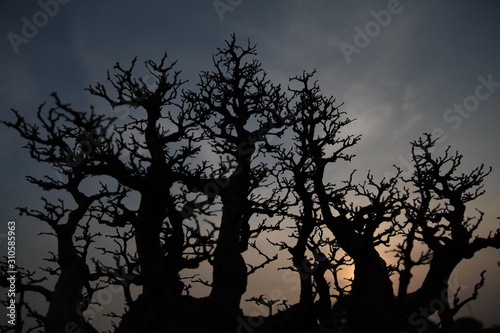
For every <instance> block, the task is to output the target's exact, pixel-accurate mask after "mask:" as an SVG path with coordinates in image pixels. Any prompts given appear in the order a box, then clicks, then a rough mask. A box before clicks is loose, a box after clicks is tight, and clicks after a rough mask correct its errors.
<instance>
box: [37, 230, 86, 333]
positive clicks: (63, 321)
mask: <svg viewBox="0 0 500 333" xmlns="http://www.w3.org/2000/svg"><path fill="white" fill-rule="evenodd" d="M57 237H58V253H59V266H60V269H61V274H60V275H59V278H58V280H57V283H56V285H55V287H54V291H53V293H52V297H51V299H50V305H49V310H48V312H47V316H46V323H45V329H46V331H47V332H48V333H60V332H67V331H69V330H71V331H75V332H76V331H78V332H82V333H85V332H88V330H87V329H86V328H85V321H84V319H83V315H82V311H81V309H80V302H81V298H82V290H83V286H84V284H85V283H86V282H87V281H88V278H89V270H88V267H87V265H86V264H85V261H84V260H83V259H82V258H81V257H80V256H79V255H78V254H77V253H76V251H75V249H74V245H73V233H72V232H71V231H70V230H68V228H65V226H61V228H60V229H59V230H58V231H57Z"/></svg>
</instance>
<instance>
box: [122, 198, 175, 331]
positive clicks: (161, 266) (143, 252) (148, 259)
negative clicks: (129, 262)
mask: <svg viewBox="0 0 500 333" xmlns="http://www.w3.org/2000/svg"><path fill="white" fill-rule="evenodd" d="M168 199H169V198H168V197H167V196H165V195H161V193H159V191H148V193H143V194H142V196H141V204H140V206H139V212H138V216H137V221H136V222H135V225H134V227H135V241H136V246H137V253H138V257H139V262H140V265H141V275H142V277H143V281H144V284H143V286H142V294H141V295H140V296H139V297H138V299H137V300H136V301H135V302H134V304H133V306H132V307H131V308H130V310H129V311H128V312H127V313H126V314H125V315H124V317H123V320H122V322H121V324H120V328H119V329H118V330H117V332H127V333H132V332H134V333H135V332H137V333H139V332H160V331H164V330H165V327H167V325H168V314H169V313H171V310H172V307H173V306H174V304H175V302H176V301H177V300H178V298H179V297H180V295H181V292H182V283H181V282H180V280H179V276H178V267H176V266H175V265H173V264H169V265H167V262H166V260H165V255H164V253H163V249H162V246H161V242H160V232H161V226H162V224H163V223H164V221H165V219H166V217H167V209H166V201H167V200H168Z"/></svg>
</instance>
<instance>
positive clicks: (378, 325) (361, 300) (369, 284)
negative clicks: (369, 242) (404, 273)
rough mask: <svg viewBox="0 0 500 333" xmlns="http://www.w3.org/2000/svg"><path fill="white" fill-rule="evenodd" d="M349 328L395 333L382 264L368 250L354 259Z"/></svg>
mask: <svg viewBox="0 0 500 333" xmlns="http://www.w3.org/2000/svg"><path fill="white" fill-rule="evenodd" d="M354 265H355V269H354V280H353V283H352V291H351V298H350V304H349V314H348V315H349V326H351V327H352V328H353V329H354V331H355V332H395V330H396V327H395V321H396V317H395V312H394V311H395V306H396V299H395V296H394V292H393V289H392V282H391V280H390V278H389V271H388V270H387V266H386V263H385V262H384V260H383V259H382V258H381V257H380V255H379V254H378V252H377V251H376V250H375V249H374V248H372V247H366V248H364V249H362V250H361V251H360V252H359V255H358V256H355V257H354Z"/></svg>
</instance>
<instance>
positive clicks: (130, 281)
mask: <svg viewBox="0 0 500 333" xmlns="http://www.w3.org/2000/svg"><path fill="white" fill-rule="evenodd" d="M136 62H137V60H136V59H134V60H133V61H132V62H131V64H130V66H128V67H123V66H122V65H120V64H116V65H115V67H114V72H113V73H108V75H107V81H108V83H107V84H102V83H98V84H96V85H93V86H89V87H88V88H87V90H88V91H89V92H90V93H91V94H92V95H95V96H97V97H99V98H101V99H104V100H105V101H107V102H108V103H109V105H110V106H111V108H118V107H120V108H127V109H128V110H129V113H128V116H127V117H126V118H125V119H117V118H114V117H110V116H106V115H105V113H98V112H96V111H95V110H94V109H91V110H90V111H89V112H86V111H77V110H76V109H74V108H73V107H72V106H71V105H70V104H64V103H63V102H62V101H61V100H60V99H59V97H58V96H57V95H56V94H53V95H52V98H53V100H54V102H53V103H54V104H53V106H52V107H47V105H46V104H42V105H41V106H40V107H39V109H38V111H37V119H36V122H35V123H30V122H28V121H27V120H26V119H25V118H24V117H23V116H22V115H21V114H20V113H19V112H17V111H15V110H14V111H13V113H14V116H15V120H14V121H2V123H3V124H4V125H6V126H8V127H10V128H13V129H15V130H16V131H17V132H18V133H19V134H20V136H21V137H22V138H24V139H25V140H26V141H27V144H26V146H25V147H26V148H27V149H28V151H29V153H30V155H31V157H32V158H33V159H34V160H36V161H38V162H42V163H47V164H49V165H50V166H52V168H54V170H56V171H57V172H58V175H59V177H57V178H55V177H51V176H49V175H47V176H45V177H43V178H41V179H38V178H35V177H32V176H28V181H30V182H31V183H33V184H35V185H37V186H38V187H40V188H41V189H42V190H44V191H49V192H57V193H61V195H60V197H59V198H56V199H53V198H51V199H48V198H43V199H42V200H43V209H41V210H37V209H33V208H20V209H19V211H20V214H21V215H25V216H28V217H33V218H36V219H38V220H41V221H43V222H45V223H46V224H47V225H48V226H49V227H50V229H51V232H49V234H50V235H52V236H54V237H55V238H56V240H57V252H56V253H51V257H49V258H48V262H49V264H48V266H47V267H46V268H45V270H44V272H45V273H46V275H45V276H42V277H38V276H39V275H36V274H34V273H33V272H31V271H29V270H21V269H20V272H21V273H20V274H19V275H18V280H17V292H18V294H19V296H20V298H19V299H20V301H19V302H18V304H17V311H18V314H25V318H22V320H19V321H18V323H17V325H16V326H15V327H12V326H8V325H6V326H4V327H2V329H3V330H4V331H6V332H8V331H13V332H21V331H26V332H29V331H34V330H37V329H39V328H40V327H44V329H45V331H46V332H54V333H55V332H57V333H59V332H97V331H98V330H99V328H97V327H93V326H92V321H91V320H89V318H88V317H86V316H85V315H84V313H85V311H86V310H89V309H91V308H92V306H94V305H95V304H96V302H99V301H98V300H96V297H95V296H96V295H97V294H98V293H99V291H101V290H103V289H106V288H110V287H112V286H113V287H118V288H119V290H120V291H121V292H122V293H123V295H124V301H123V302H124V303H123V308H124V311H123V313H114V312H112V313H108V314H107V315H108V316H110V317H112V318H115V319H116V320H117V322H116V323H114V324H113V330H112V331H113V332H127V333H129V332H164V331H174V332H244V331H245V330H246V331H251V332H268V331H273V332H306V331H312V330H315V329H319V328H320V327H323V328H326V329H330V330H336V329H349V330H352V331H354V332H367V331H384V332H401V331H407V332H422V331H423V330H425V329H426V328H429V327H431V324H430V323H429V321H428V318H429V316H430V315H432V314H433V313H435V312H437V313H438V314H439V316H440V321H441V322H440V325H441V330H442V331H443V332H452V331H453V330H454V320H453V316H454V315H455V314H456V313H457V311H458V310H459V309H460V308H461V307H463V305H464V304H466V303H467V302H469V301H471V300H473V299H476V298H477V297H478V290H479V288H480V287H481V286H482V285H483V284H484V272H483V273H481V279H480V281H479V282H478V284H477V285H476V287H475V288H474V292H473V294H472V295H471V296H470V297H469V298H466V299H464V300H460V299H459V298H458V293H459V291H460V290H456V291H455V294H454V295H453V297H452V302H451V303H450V302H449V301H448V299H449V297H448V287H449V285H448V280H449V278H450V275H451V273H452V272H453V270H454V269H455V267H456V266H457V265H458V264H459V263H460V262H461V261H462V260H463V259H470V258H472V257H473V256H474V254H475V253H476V252H478V251H480V250H482V249H484V248H487V247H495V248H500V233H499V231H498V230H496V231H495V232H494V233H493V232H492V233H490V235H489V236H488V237H480V236H478V235H476V234H475V231H476V230H477V228H478V226H479V224H480V223H481V222H482V220H483V215H484V214H483V213H482V212H478V214H479V215H478V216H477V217H476V218H470V217H467V215H466V204H468V203H469V202H470V201H473V200H474V199H476V198H477V197H479V196H480V195H482V194H483V191H482V183H483V181H484V178H485V177H486V176H487V175H488V174H489V172H490V171H489V170H488V169H486V168H485V167H484V166H480V167H478V168H476V169H474V170H472V171H471V172H469V173H461V174H460V173H459V166H460V164H461V159H462V156H461V155H459V154H451V152H450V149H447V150H446V151H445V152H444V155H443V156H436V155H435V153H434V150H435V149H434V148H435V145H436V141H435V139H433V138H432V137H431V136H430V135H427V134H425V135H424V136H423V137H421V138H419V139H418V140H416V141H415V142H413V143H412V157H413V165H414V173H413V175H412V176H411V177H409V178H408V179H406V178H403V177H402V172H401V170H396V174H395V175H394V176H393V177H391V178H384V179H382V180H380V181H377V180H376V179H375V177H374V176H373V175H372V173H369V174H368V175H367V178H366V180H365V181H364V182H363V183H361V184H355V182H354V174H351V176H350V177H349V178H348V179H333V178H332V176H331V175H332V174H333V173H332V170H335V167H337V166H338V167H339V168H340V167H341V165H342V163H346V162H349V161H351V159H352V158H353V157H354V155H353V154H350V153H349V149H350V148H351V147H353V146H354V145H356V144H357V143H358V142H359V140H360V136H359V135H345V134H343V132H344V131H345V130H346V129H347V127H348V125H349V124H351V123H352V122H353V120H352V119H349V118H348V117H347V116H346V113H345V112H343V111H341V108H342V107H343V104H342V103H337V102H336V100H335V99H334V98H333V97H326V96H324V95H323V94H322V92H321V90H320V88H319V85H318V84H317V82H316V81H314V75H315V71H313V72H310V73H308V72H304V73H302V75H299V76H295V77H293V78H291V79H290V82H289V85H288V88H287V89H283V88H282V87H281V86H280V85H277V84H273V83H272V82H271V80H269V79H268V78H267V75H266V73H265V71H264V70H263V69H262V66H261V64H260V62H259V61H258V60H256V48H255V45H252V44H251V43H250V42H248V43H247V44H246V45H244V46H240V45H239V44H237V42H236V38H235V36H231V38H230V39H229V40H228V41H226V44H225V46H224V47H223V48H219V49H217V52H216V53H215V54H214V55H213V65H214V69H213V70H212V71H205V72H202V73H201V74H200V77H199V82H198V83H197V86H196V87H195V88H192V89H183V85H184V83H185V81H183V80H182V79H181V77H180V72H178V71H175V70H174V68H175V65H176V64H175V62H173V63H169V62H168V58H167V55H166V54H165V55H164V56H163V57H162V58H161V59H160V61H158V62H154V61H151V60H149V61H146V62H145V68H146V70H147V71H148V75H149V76H150V77H152V78H154V80H155V84H154V85H151V84H149V83H148V82H146V80H145V79H144V78H141V77H138V76H136V74H135V71H136ZM283 230H291V234H290V235H289V237H287V238H286V239H285V240H282V241H274V240H271V239H270V237H268V236H267V235H276V234H282V233H283ZM263 241H267V243H268V244H267V246H266V250H264V247H263V246H262V244H263V243H262V242H263ZM269 247H273V248H275V249H276V252H275V253H268V251H269V250H268V248H269ZM278 250H287V251H288V253H289V255H290V258H289V259H290V260H291V265H290V266H288V267H283V268H282V269H290V270H292V271H293V272H294V273H293V274H297V277H298V278H299V279H300V294H299V302H298V303H297V304H294V305H289V304H288V302H287V300H283V299H275V298H273V296H270V297H269V296H267V295H260V296H258V297H257V295H256V296H254V297H249V298H248V299H247V301H253V302H256V303H257V304H263V305H265V306H267V307H268V312H269V316H268V317H266V318H265V319H263V318H259V319H258V320H256V319H255V318H251V317H246V316H244V315H243V313H242V311H241V302H242V297H243V295H244V294H245V292H246V291H247V285H248V279H249V276H251V274H253V273H254V272H256V271H257V270H259V269H261V268H263V267H265V266H266V265H268V264H269V263H271V262H273V261H275V260H277V259H278V254H277V251H278ZM387 253H392V254H393V255H394V256H395V257H396V258H397V264H396V265H395V266H391V265H388V264H387V263H386V261H385V260H384V258H386V257H387V256H388V255H389V254H387ZM285 256H286V254H285ZM202 266H204V267H207V266H208V267H210V270H211V277H210V276H208V275H206V274H205V276H202V277H200V276H199V273H198V269H199V268H200V267H202ZM347 266H353V267H354V275H353V276H352V278H350V279H349V280H348V281H343V280H342V276H341V275H342V270H343V269H345V268H346V267H347ZM416 266H428V269H427V273H426V275H425V278H424V281H423V282H422V284H421V286H419V287H418V288H417V289H416V290H415V291H410V290H409V283H410V280H411V278H412V269H413V268H414V267H416ZM191 272H195V273H192V274H191ZM394 274H397V276H398V277H399V284H398V288H397V292H394V288H393V284H392V280H391V276H393V275H394ZM48 277H53V278H51V279H47V278H48ZM4 281H6V277H4V276H2V283H5V282H4ZM329 281H332V282H329ZM198 284H202V285H204V286H205V287H208V288H209V289H210V292H209V294H208V296H207V297H195V296H193V295H192V294H191V289H192V288H193V286H196V285H198ZM30 293H39V294H41V295H42V296H43V298H44V299H45V300H46V302H47V303H48V304H47V308H46V309H45V310H44V309H37V308H34V307H33V306H32V305H31V303H30V300H29V299H30V297H29V294H30ZM136 295H137V296H136ZM332 299H335V300H336V302H335V304H332ZM276 304H281V305H282V306H281V308H278V309H279V311H277V312H273V311H272V310H273V306H275V308H276V306H277V305H276ZM42 311H44V312H43V313H42ZM344 314H345V318H344ZM339 316H340V317H339ZM256 322H257V323H258V324H255V323H256ZM344 324H345V325H346V326H345V327H339V325H344Z"/></svg>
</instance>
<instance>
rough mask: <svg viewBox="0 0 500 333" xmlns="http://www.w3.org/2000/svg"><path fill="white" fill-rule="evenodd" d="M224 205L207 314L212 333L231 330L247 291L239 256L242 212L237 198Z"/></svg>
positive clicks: (234, 197) (245, 275) (226, 200)
mask: <svg viewBox="0 0 500 333" xmlns="http://www.w3.org/2000/svg"><path fill="white" fill-rule="evenodd" d="M223 201H224V210H223V214H222V222H221V227H220V231H219V238H218V241H217V248H216V250H215V253H214V260H213V282H212V291H211V293H210V296H209V307H210V309H209V313H210V315H211V316H210V317H211V321H212V323H213V327H214V328H213V330H214V332H218V331H217V330H218V329H221V328H222V329H230V328H231V327H232V326H233V325H234V324H235V321H236V318H237V316H238V315H239V314H240V302H241V296H242V295H243V294H244V293H245V291H246V286H247V268H246V264H245V261H244V259H243V256H242V255H241V253H240V248H241V247H240V233H241V222H242V210H243V208H244V206H243V204H242V202H241V200H239V198H238V197H237V196H228V198H225V200H223Z"/></svg>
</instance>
